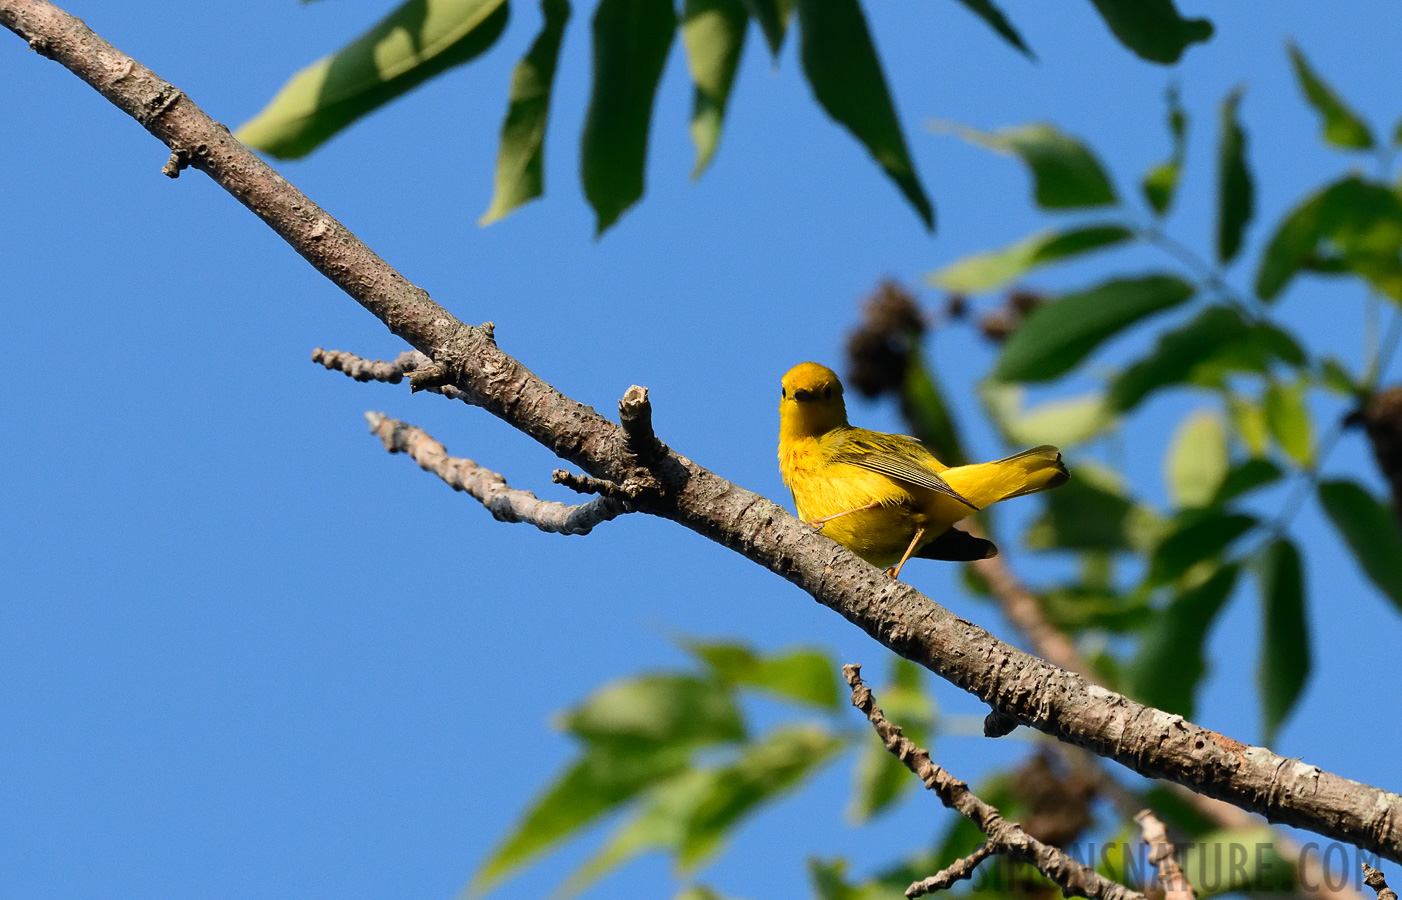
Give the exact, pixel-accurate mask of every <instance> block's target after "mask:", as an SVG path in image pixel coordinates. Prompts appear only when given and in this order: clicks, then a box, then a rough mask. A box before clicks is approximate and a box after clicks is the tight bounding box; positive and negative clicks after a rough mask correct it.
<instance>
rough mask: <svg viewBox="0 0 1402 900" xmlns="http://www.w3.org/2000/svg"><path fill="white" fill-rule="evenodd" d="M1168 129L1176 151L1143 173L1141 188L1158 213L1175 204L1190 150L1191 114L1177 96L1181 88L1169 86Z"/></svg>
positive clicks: (1164, 211) (1151, 206) (1161, 213)
mask: <svg viewBox="0 0 1402 900" xmlns="http://www.w3.org/2000/svg"><path fill="white" fill-rule="evenodd" d="M1168 131H1169V134H1170V135H1171V136H1172V138H1173V151H1172V154H1171V155H1170V156H1169V158H1168V159H1167V160H1165V161H1163V162H1161V163H1159V164H1158V165H1156V166H1154V167H1153V168H1151V169H1150V170H1149V171H1147V172H1145V173H1144V177H1143V179H1142V180H1141V181H1140V183H1139V186H1140V189H1141V190H1142V191H1143V192H1144V199H1145V200H1146V201H1148V203H1149V206H1150V208H1152V209H1153V210H1154V212H1156V213H1158V214H1159V215H1163V214H1164V213H1166V212H1168V208H1169V207H1170V206H1172V205H1173V195H1174V194H1175V193H1177V191H1178V178H1179V176H1180V175H1181V174H1182V173H1183V157H1184V156H1185V155H1186V153H1187V149H1188V148H1187V139H1188V114H1187V113H1186V112H1184V110H1183V104H1182V103H1181V102H1180V101H1179V99H1178V87H1177V86H1176V85H1171V86H1170V87H1169V89H1168Z"/></svg>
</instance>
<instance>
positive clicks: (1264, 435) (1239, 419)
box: [1227, 394, 1270, 456]
mask: <svg viewBox="0 0 1402 900" xmlns="http://www.w3.org/2000/svg"><path fill="white" fill-rule="evenodd" d="M1227 408H1228V409H1229V410H1230V411H1231V414H1232V425H1234V426H1235V427H1236V433H1237V437H1239V438H1241V442H1242V443H1243V444H1245V445H1246V449H1248V450H1250V451H1251V455H1252V456H1265V455H1266V450H1267V449H1269V447H1268V442H1269V441H1270V429H1269V427H1268V426H1267V425H1266V411H1265V409H1263V408H1262V407H1261V406H1260V405H1259V404H1256V403H1253V402H1252V401H1251V400H1249V399H1247V398H1245V397H1242V396H1240V395H1239V394H1230V395H1228V397H1227Z"/></svg>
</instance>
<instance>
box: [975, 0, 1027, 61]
mask: <svg viewBox="0 0 1402 900" xmlns="http://www.w3.org/2000/svg"><path fill="white" fill-rule="evenodd" d="M959 2H960V3H962V4H964V5H965V6H967V7H968V8H969V10H970V11H971V12H973V14H974V15H976V16H978V17H979V18H980V19H982V20H983V21H984V22H986V23H988V27H990V28H992V29H993V30H994V31H996V32H998V34H999V35H1001V36H1002V38H1003V40H1005V41H1007V42H1008V43H1009V44H1012V45H1013V46H1014V47H1016V48H1017V49H1019V50H1021V51H1022V52H1023V53H1024V54H1025V55H1026V56H1027V58H1028V59H1036V56H1035V55H1034V54H1033V53H1032V50H1031V49H1030V48H1029V47H1028V46H1027V45H1026V44H1025V43H1023V41H1022V35H1020V34H1018V33H1017V29H1016V28H1014V27H1013V23H1011V22H1009V21H1008V18H1007V16H1005V15H1003V11H1002V10H1000V9H999V8H998V7H996V6H994V5H993V4H992V3H991V2H990V0H959Z"/></svg>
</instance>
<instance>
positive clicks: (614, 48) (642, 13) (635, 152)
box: [580, 0, 677, 234]
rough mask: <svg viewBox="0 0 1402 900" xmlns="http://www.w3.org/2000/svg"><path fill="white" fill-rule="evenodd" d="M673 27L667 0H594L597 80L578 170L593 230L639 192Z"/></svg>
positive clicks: (600, 229) (634, 199)
mask: <svg viewBox="0 0 1402 900" xmlns="http://www.w3.org/2000/svg"><path fill="white" fill-rule="evenodd" d="M676 29H677V14H676V12H675V11H674V10H673V8H672V3H671V0H599V6H598V8H597V9H596V10H595V11H594V85H593V89H592V92H591V94H590V96H589V116H588V118H587V119H586V120H585V122H584V137H583V140H582V143H581V146H580V174H581V176H582V178H583V181H584V195H585V196H586V197H587V198H588V199H589V205H590V206H591V207H593V209H594V215H595V217H596V221H597V226H596V232H595V233H596V234H603V233H604V231H605V230H607V229H608V227H609V226H610V225H612V224H613V223H614V222H616V221H618V217H619V216H621V215H622V214H623V211H624V210H626V209H627V208H628V207H630V206H632V205H633V204H634V203H636V202H638V198H640V197H642V195H643V173H644V169H645V168H646V165H647V137H648V129H649V126H650V125H651V124H652V104H653V100H654V99H655V98H656V96H657V83H658V81H659V80H660V79H661V77H662V69H663V67H664V66H665V65H666V64H667V53H668V51H669V50H671V49H672V35H673V34H674V33H675V32H676Z"/></svg>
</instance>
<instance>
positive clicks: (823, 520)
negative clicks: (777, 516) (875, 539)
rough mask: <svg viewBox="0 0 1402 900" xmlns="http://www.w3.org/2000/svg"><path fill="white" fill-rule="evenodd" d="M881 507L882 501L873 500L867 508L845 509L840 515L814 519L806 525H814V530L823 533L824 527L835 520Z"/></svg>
mask: <svg viewBox="0 0 1402 900" xmlns="http://www.w3.org/2000/svg"><path fill="white" fill-rule="evenodd" d="M880 505H881V501H880V500H873V501H871V502H870V503H868V504H867V505H866V506H859V507H857V508H856V509H844V510H843V511H842V512H840V513H833V514H832V515H830V516H823V517H822V518H821V519H814V520H812V521H811V522H808V523H806V524H808V525H812V526H813V527H814V528H816V529H818V530H819V531H822V530H823V526H824V525H826V524H828V523H829V522H831V521H832V520H833V519H840V518H842V517H843V516H845V515H848V514H850V513H854V512H861V511H862V510H864V509H876V508H877V507H878V506H880Z"/></svg>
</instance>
